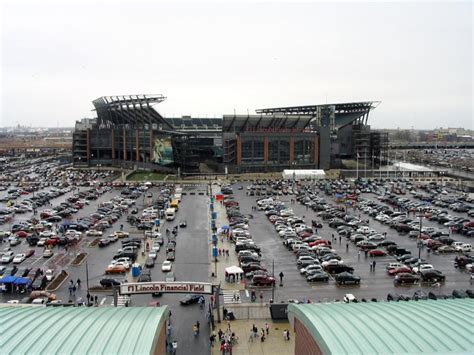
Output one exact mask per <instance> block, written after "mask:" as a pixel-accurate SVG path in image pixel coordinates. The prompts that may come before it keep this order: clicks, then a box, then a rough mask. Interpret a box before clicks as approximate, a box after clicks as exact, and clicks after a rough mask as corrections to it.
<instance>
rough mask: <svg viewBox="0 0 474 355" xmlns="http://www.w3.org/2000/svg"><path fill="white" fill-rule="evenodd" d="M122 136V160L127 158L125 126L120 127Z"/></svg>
mask: <svg viewBox="0 0 474 355" xmlns="http://www.w3.org/2000/svg"><path fill="white" fill-rule="evenodd" d="M122 138H123V142H122V143H123V160H127V139H126V138H125V127H123V128H122Z"/></svg>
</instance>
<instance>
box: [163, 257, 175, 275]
mask: <svg viewBox="0 0 474 355" xmlns="http://www.w3.org/2000/svg"><path fill="white" fill-rule="evenodd" d="M172 265H173V264H172V263H171V261H169V260H165V261H163V264H161V271H164V272H168V271H171V267H172Z"/></svg>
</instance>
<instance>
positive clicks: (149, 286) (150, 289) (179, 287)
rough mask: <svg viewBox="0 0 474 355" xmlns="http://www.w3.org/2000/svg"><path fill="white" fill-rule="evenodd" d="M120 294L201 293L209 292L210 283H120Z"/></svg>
mask: <svg viewBox="0 0 474 355" xmlns="http://www.w3.org/2000/svg"><path fill="white" fill-rule="evenodd" d="M119 292H120V294H121V295H138V294H145V293H155V292H163V293H202V294H211V293H212V284H211V283H208V282H136V283H125V284H122V285H120V290H119Z"/></svg>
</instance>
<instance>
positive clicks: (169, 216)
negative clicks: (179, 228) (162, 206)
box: [165, 208, 176, 221]
mask: <svg viewBox="0 0 474 355" xmlns="http://www.w3.org/2000/svg"><path fill="white" fill-rule="evenodd" d="M165 217H166V220H167V221H172V220H174V218H175V217H176V210H175V209H174V208H168V209H167V210H166V211H165Z"/></svg>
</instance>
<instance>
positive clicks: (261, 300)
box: [259, 291, 263, 303]
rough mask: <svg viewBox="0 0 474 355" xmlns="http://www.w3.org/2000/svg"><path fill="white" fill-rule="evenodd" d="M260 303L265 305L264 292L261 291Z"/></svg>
mask: <svg viewBox="0 0 474 355" xmlns="http://www.w3.org/2000/svg"><path fill="white" fill-rule="evenodd" d="M259 297H260V303H263V291H260V296H259Z"/></svg>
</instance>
